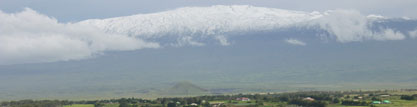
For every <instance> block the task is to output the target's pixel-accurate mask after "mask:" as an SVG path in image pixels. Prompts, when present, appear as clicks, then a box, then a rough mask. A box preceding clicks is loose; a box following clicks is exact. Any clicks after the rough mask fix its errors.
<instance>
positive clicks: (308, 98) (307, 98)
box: [303, 97, 314, 101]
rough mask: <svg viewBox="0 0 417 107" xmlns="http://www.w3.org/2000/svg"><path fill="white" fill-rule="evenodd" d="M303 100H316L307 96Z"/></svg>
mask: <svg viewBox="0 0 417 107" xmlns="http://www.w3.org/2000/svg"><path fill="white" fill-rule="evenodd" d="M303 100H306V101H314V98H311V97H306V98H303Z"/></svg>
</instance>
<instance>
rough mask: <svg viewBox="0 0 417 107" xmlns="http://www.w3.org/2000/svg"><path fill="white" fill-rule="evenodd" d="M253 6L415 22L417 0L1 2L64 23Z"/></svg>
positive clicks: (8, 9)
mask: <svg viewBox="0 0 417 107" xmlns="http://www.w3.org/2000/svg"><path fill="white" fill-rule="evenodd" d="M232 4H239V5H253V6H260V7H273V8H280V9H289V10H301V11H325V10H331V9H353V10H358V11H360V12H362V13H364V14H380V15H383V16H389V17H404V16H406V17H411V18H416V17H417V14H416V11H417V6H416V5H417V0H117V1H115V0H0V10H2V11H4V12H17V11H22V10H23V8H25V7H28V8H32V9H33V10H35V11H38V12H40V13H42V14H46V15H48V16H52V17H55V18H57V19H58V20H59V21H61V22H68V21H70V22H74V21H80V20H85V19H91V18H109V17H117V16H126V15H132V14H138V13H151V12H157V11H164V10H170V9H174V8H180V7H185V6H210V5H232Z"/></svg>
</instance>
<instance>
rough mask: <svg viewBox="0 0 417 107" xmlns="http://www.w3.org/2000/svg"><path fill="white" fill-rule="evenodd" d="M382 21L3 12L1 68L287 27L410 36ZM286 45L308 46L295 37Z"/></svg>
mask: <svg viewBox="0 0 417 107" xmlns="http://www.w3.org/2000/svg"><path fill="white" fill-rule="evenodd" d="M379 19H385V18H384V17H382V16H376V15H371V16H365V15H362V14H361V13H360V12H358V11H354V10H331V11H325V12H317V11H315V12H303V11H291V10H282V9H275V8H264V7H253V6H247V5H232V6H224V5H217V6H211V7H184V8H179V9H175V10H170V11H164V12H158V13H151V14H137V15H132V16H123V17H115V18H108V19H89V20H85V21H81V22H76V23H59V22H58V21H57V20H56V19H54V18H51V17H48V16H46V15H42V14H39V13H37V12H35V11H33V10H31V9H25V10H24V11H22V12H18V13H4V12H1V11H0V64H3V65H4V64H20V63H38V62H54V61H67V60H79V59H85V58H90V57H93V56H95V55H98V54H101V53H103V52H105V51H126V50H137V49H143V48H158V47H166V46H173V47H181V46H204V45H206V44H210V43H213V40H214V41H217V42H214V43H217V44H220V45H222V46H228V45H231V43H230V42H229V41H230V40H228V38H230V37H231V36H239V35H244V34H245V33H248V32H263V31H276V30H281V29H285V28H311V29H321V30H324V31H326V32H327V34H317V35H324V36H326V37H328V38H334V40H335V41H338V42H341V43H347V42H357V41H366V40H377V41H384V40H403V39H405V38H406V36H404V34H402V33H400V32H398V31H395V30H393V29H389V28H380V29H379V30H378V31H374V30H372V29H371V28H370V26H372V23H373V21H376V20H379ZM409 34H410V35H416V34H415V32H410V33H409ZM411 37H416V36H411ZM210 40H212V41H210ZM149 41H152V42H149ZM284 41H285V42H287V43H290V44H294V45H300V46H304V45H306V43H304V42H302V41H299V40H296V39H287V40H284ZM237 42H238V41H237Z"/></svg>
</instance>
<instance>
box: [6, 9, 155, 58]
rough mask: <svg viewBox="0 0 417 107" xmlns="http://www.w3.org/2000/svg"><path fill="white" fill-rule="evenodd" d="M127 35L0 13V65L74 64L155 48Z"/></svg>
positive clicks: (35, 15)
mask: <svg viewBox="0 0 417 107" xmlns="http://www.w3.org/2000/svg"><path fill="white" fill-rule="evenodd" d="M157 47H159V45H158V44H157V43H150V42H145V41H143V40H141V39H138V38H135V37H130V36H127V35H117V34H109V33H104V32H103V31H101V30H99V29H97V28H95V27H92V26H88V25H79V24H71V23H58V21H57V20H56V19H53V18H50V17H48V16H45V15H42V14H39V13H37V12H35V11H33V10H31V9H25V10H24V11H22V12H19V13H16V14H7V13H4V12H1V11H0V64H3V65H4V64H20V63H38V62H53V61H66V60H78V59H84V58H89V57H92V56H94V55H97V54H100V53H102V52H104V51H112V50H136V49H142V48H157Z"/></svg>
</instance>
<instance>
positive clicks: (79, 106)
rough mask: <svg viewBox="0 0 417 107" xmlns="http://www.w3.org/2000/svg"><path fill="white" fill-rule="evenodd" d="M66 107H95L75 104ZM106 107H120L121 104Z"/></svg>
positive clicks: (106, 106)
mask: <svg viewBox="0 0 417 107" xmlns="http://www.w3.org/2000/svg"><path fill="white" fill-rule="evenodd" d="M64 107H94V105H93V104H73V105H66V106H64ZM104 107H119V104H105V105H104Z"/></svg>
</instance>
